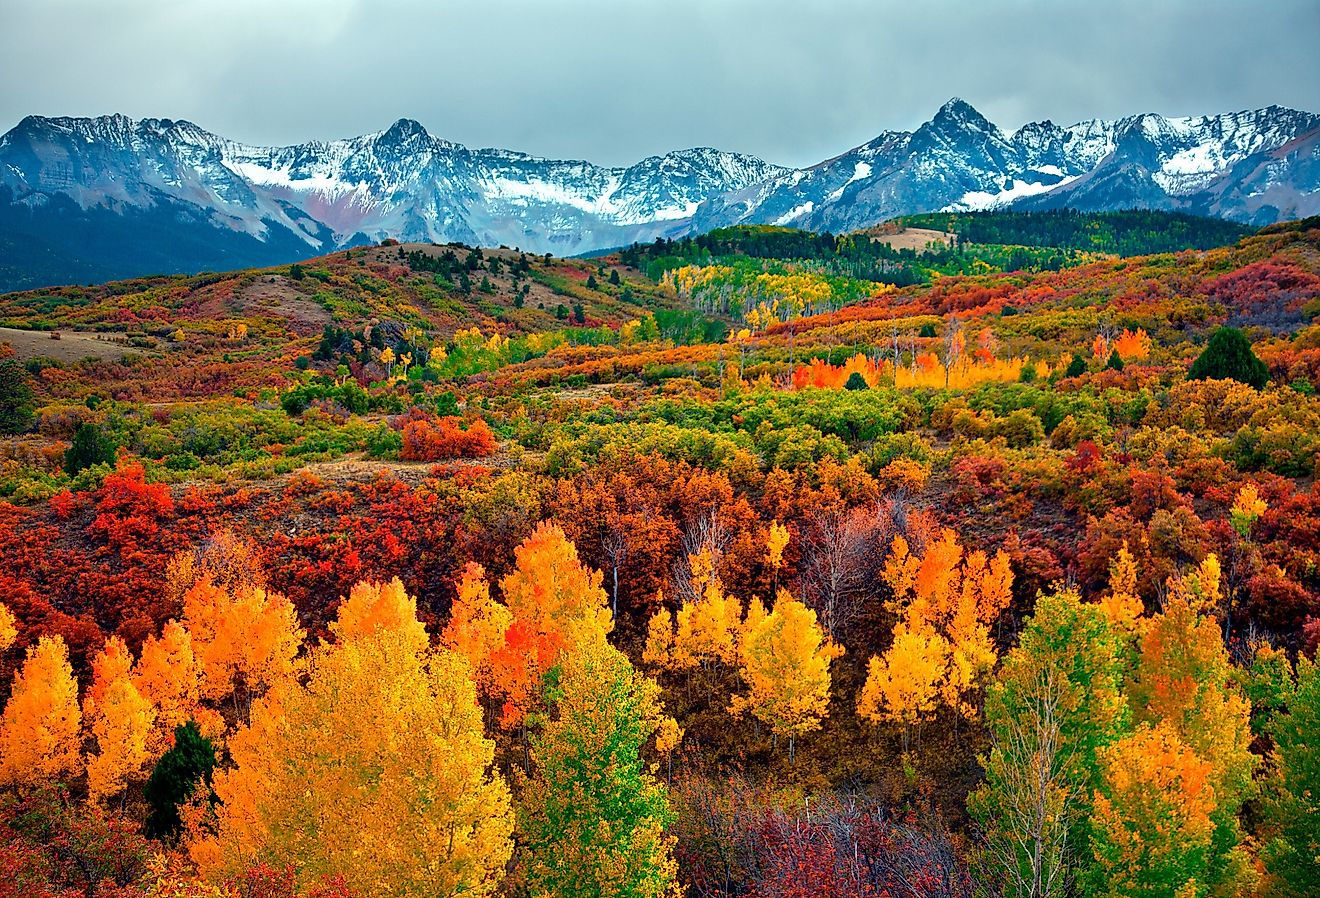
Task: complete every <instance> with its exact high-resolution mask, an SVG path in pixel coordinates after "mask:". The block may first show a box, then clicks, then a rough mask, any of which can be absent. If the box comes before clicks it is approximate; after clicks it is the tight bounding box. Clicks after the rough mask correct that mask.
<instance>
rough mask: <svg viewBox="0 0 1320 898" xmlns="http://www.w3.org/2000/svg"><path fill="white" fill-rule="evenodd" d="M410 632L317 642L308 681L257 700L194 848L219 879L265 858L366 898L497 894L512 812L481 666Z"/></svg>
mask: <svg viewBox="0 0 1320 898" xmlns="http://www.w3.org/2000/svg"><path fill="white" fill-rule="evenodd" d="M406 629H407V628H403V629H402V630H400V629H393V630H391V629H384V628H381V629H377V630H376V631H374V632H373V633H371V634H365V635H361V636H359V637H358V638H352V639H348V640H345V641H343V642H341V643H338V644H335V645H332V646H322V647H319V648H317V649H313V650H312V651H311V653H310V655H309V658H308V663H307V671H308V678H307V681H306V683H305V684H303V683H299V682H298V681H295V680H292V679H289V680H284V681H282V682H281V683H279V684H278V685H277V686H276V688H275V689H274V690H272V691H271V693H269V694H268V695H267V696H266V697H265V698H263V699H259V700H258V701H257V702H256V703H255V705H254V707H253V711H252V715H251V721H250V723H249V724H248V725H247V726H243V727H240V728H239V730H238V731H237V732H236V733H235V734H234V736H233V738H232V739H231V740H230V746H229V748H230V754H231V756H232V758H233V761H234V766H233V767H232V768H230V769H227V770H224V771H222V772H220V773H218V774H217V775H216V778H215V790H216V794H217V795H218V796H219V798H220V800H221V804H220V805H219V806H218V808H217V819H216V825H215V830H214V832H213V833H211V834H204V835H201V836H200V837H197V838H195V839H194V841H193V842H192V844H191V845H190V846H189V849H190V854H191V855H192V857H193V859H194V860H195V861H196V862H197V863H198V864H199V866H200V867H201V869H202V871H203V873H204V874H205V875H206V876H207V878H208V879H210V880H212V881H218V880H220V879H222V878H224V877H225V876H227V875H232V874H233V873H236V872H240V871H242V870H243V869H245V868H246V866H247V865H248V864H249V863H250V862H251V860H252V858H254V857H261V858H262V859H263V860H266V861H267V862H269V863H271V864H272V865H273V866H276V867H280V866H284V865H292V867H293V868H294V869H295V870H296V871H297V875H298V884H299V886H300V889H305V888H306V887H307V886H308V885H310V884H312V883H315V882H317V881H318V880H320V879H321V878H323V877H327V876H335V875H339V876H342V877H343V878H344V881H345V883H346V885H347V886H348V887H349V889H350V890H351V891H353V893H354V894H358V895H362V896H364V898H387V896H389V898H394V896H406V898H413V896H416V898H422V896H428V898H429V896H434V895H451V896H452V895H458V894H463V895H474V896H482V895H488V894H490V893H491V892H492V891H493V890H494V889H495V887H496V884H497V883H498V880H499V877H500V876H501V875H502V873H503V871H504V867H505V865H506V863H507V862H508V859H509V856H510V854H511V851H512V841H511V833H512V828H513V820H512V811H511V802H510V797H509V791H508V788H507V787H506V786H505V784H504V782H503V780H502V779H500V777H499V776H498V774H494V773H491V772H490V765H491V762H492V760H493V757H494V744H493V743H492V742H491V741H490V740H488V739H486V738H485V736H484V734H483V732H482V720H481V712H480V709H479V706H478V705H477V701H476V691H475V687H474V685H473V682H472V674H471V668H470V667H469V666H468V664H467V662H466V661H464V660H463V659H462V658H461V657H459V656H458V655H456V654H454V653H452V652H447V651H440V652H438V653H434V654H432V653H429V652H418V651H417V650H416V647H415V645H414V644H410V641H409V639H408V637H407V635H406Z"/></svg>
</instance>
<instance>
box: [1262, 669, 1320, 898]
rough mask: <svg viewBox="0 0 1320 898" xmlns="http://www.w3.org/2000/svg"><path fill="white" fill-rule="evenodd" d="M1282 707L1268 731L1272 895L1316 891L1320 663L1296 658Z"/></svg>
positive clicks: (1300, 897)
mask: <svg viewBox="0 0 1320 898" xmlns="http://www.w3.org/2000/svg"><path fill="white" fill-rule="evenodd" d="M1290 691H1291V692H1292V694H1291V695H1290V696H1289V700H1288V706H1287V708H1286V709H1285V708H1280V709H1278V710H1277V711H1276V712H1275V714H1274V716H1273V718H1272V719H1271V721H1270V724H1269V727H1268V730H1269V734H1270V736H1272V737H1273V739H1274V753H1273V756H1272V760H1273V770H1272V771H1271V774H1270V776H1269V779H1268V780H1267V781H1266V787H1265V790H1266V791H1265V801H1264V816H1265V832H1266V834H1267V837H1268V841H1267V842H1266V843H1265V846H1264V851H1263V852H1262V853H1263V856H1264V859H1265V869H1266V871H1267V872H1268V873H1269V875H1270V877H1271V882H1270V885H1271V886H1272V890H1273V894H1276V895H1280V896H1283V895H1292V896H1296V898H1315V896H1317V895H1320V872H1318V868H1317V863H1316V861H1317V858H1320V813H1318V812H1317V799H1318V798H1320V745H1317V743H1316V735H1317V734H1318V733H1320V667H1318V666H1317V665H1316V663H1315V662H1314V661H1311V660H1309V659H1307V658H1306V657H1300V658H1298V659H1297V676H1296V681H1295V685H1293V689H1292V690H1290Z"/></svg>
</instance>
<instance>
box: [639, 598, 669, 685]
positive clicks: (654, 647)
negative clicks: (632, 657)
mask: <svg viewBox="0 0 1320 898" xmlns="http://www.w3.org/2000/svg"><path fill="white" fill-rule="evenodd" d="M663 601H664V596H663V595H662V596H661V597H660V602H661V603H663ZM673 650H674V615H673V614H671V613H670V611H669V609H668V608H665V607H663V604H662V606H661V608H660V610H659V611H657V612H656V613H655V614H653V615H651V619H650V620H649V621H648V622H647V624H646V648H645V649H643V650H642V663H643V664H645V665H647V666H648V667H668V666H669V664H670V662H671V656H672V653H673Z"/></svg>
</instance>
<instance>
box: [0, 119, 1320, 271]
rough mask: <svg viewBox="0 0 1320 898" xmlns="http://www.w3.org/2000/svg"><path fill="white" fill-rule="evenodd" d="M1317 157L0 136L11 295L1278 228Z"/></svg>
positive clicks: (937, 135)
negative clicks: (997, 239) (388, 253)
mask: <svg viewBox="0 0 1320 898" xmlns="http://www.w3.org/2000/svg"><path fill="white" fill-rule="evenodd" d="M1318 158H1320V116H1317V115H1315V114H1312V113H1306V112H1299V111H1296V110H1291V109H1284V108H1280V107H1277V106H1271V107H1268V108H1265V109H1259V110H1254V111H1247V112H1238V113H1230V114H1225V115H1211V116H1200V117H1194V118H1165V117H1163V116H1159V115H1154V114H1145V115H1136V116H1130V117H1127V118H1123V119H1118V120H1114V121H1101V120H1092V121H1085V122H1080V123H1078V124H1074V125H1070V126H1067V127H1061V126H1058V125H1055V124H1053V123H1051V122H1048V121H1046V122H1034V123H1031V124H1028V125H1024V126H1023V127H1021V128H1019V129H1018V130H1016V131H1014V132H1013V133H1011V134H1005V133H1004V132H1002V131H1001V130H1000V129H999V128H998V127H997V126H995V125H994V124H993V123H991V122H990V121H988V120H987V119H986V118H985V117H984V116H982V115H981V114H980V113H979V112H977V111H976V110H975V109H974V108H972V107H971V106H970V105H968V104H967V103H965V102H963V101H961V100H957V99H954V100H950V101H949V102H948V103H946V104H945V105H944V106H942V107H941V108H940V109H939V111H938V112H937V113H936V114H935V115H934V117H932V118H931V120H930V121H928V122H926V123H925V124H923V125H922V126H921V127H919V128H917V129H916V130H915V131H912V132H905V131H887V132H885V133H883V134H881V135H879V136H878V137H876V138H875V139H874V140H871V141H868V142H867V143H865V144H863V145H861V146H859V147H855V148H853V149H851V150H848V151H847V152H845V153H843V154H841V155H839V156H836V157H834V158H833V159H829V160H826V161H824V162H821V163H819V164H817V165H814V166H811V167H809V168H803V169H790V168H786V167H783V166H779V165H774V164H772V163H769V162H766V161H764V160H761V159H758V158H756V157H754V156H748V155H744V154H738V153H729V152H722V151H719V150H715V149H710V148H697V149H690V150H679V151H675V152H670V153H666V154H665V155H663V156H652V157H648V158H647V159H643V160H642V161H640V162H638V163H636V164H635V165H632V166H628V167H626V168H606V167H602V166H598V165H593V164H591V163H589V162H582V161H560V160H551V159H542V158H538V157H535V156H529V155H526V154H524V153H518V152H513V151H509V150H501V149H479V150H473V149H469V148H467V147H464V146H462V145H459V144H456V143H452V142H450V141H447V140H444V139H441V138H438V137H435V136H433V135H431V134H429V133H428V132H427V131H426V129H425V128H423V127H422V126H421V125H420V124H418V123H417V122H414V121H411V120H408V119H402V120H400V121H398V122H395V123H394V124H393V125H391V126H390V127H389V128H387V129H386V130H384V131H379V132H377V133H374V134H368V135H364V136H361V137H353V138H347V139H344V140H332V141H312V142H309V143H304V144H299V145H296V146H290V147H257V146H249V145H245V144H241V143H237V142H235V141H232V140H227V139H225V138H223V137H220V136H218V135H215V134H212V133H210V132H208V131H206V130H204V129H202V128H200V127H198V126H196V125H194V124H192V123H191V122H186V121H171V120H168V119H143V120H140V121H135V120H132V119H129V118H127V117H125V116H122V115H112V116H102V117H99V118H91V119H88V118H42V117H37V116H29V117H28V118H25V119H24V120H23V121H22V122H20V123H19V124H18V125H17V126H16V127H15V128H13V129H12V130H11V131H9V132H8V133H7V134H5V135H4V136H3V137H0V289H3V288H9V287H13V286H36V285H38V284H40V283H53V282H56V281H58V280H60V279H64V280H70V279H75V278H77V279H82V278H83V277H93V276H97V277H109V276H127V275H131V274H139V273H143V272H147V271H152V272H157V271H181V270H190V269H191V270H196V269H200V268H219V267H235V266H237V265H249V264H275V263H277V262H281V261H289V260H293V259H296V258H300V257H304V256H308V255H314V254H316V253H321V252H326V251H329V250H332V249H335V248H337V247H342V246H348V245H353V244H358V243H364V242H375V241H379V240H381V239H384V238H387V237H394V238H397V239H400V240H408V241H434V242H451V241H461V242H464V243H469V244H474V245H487V246H493V245H506V246H515V247H520V248H522V249H524V250H527V251H530V252H537V253H542V252H552V253H555V254H557V255H572V254H578V253H585V252H590V251H593V250H598V249H605V248H610V247H614V246H620V245H624V244H628V243H631V242H633V241H649V240H653V239H655V238H656V237H673V236H679V235H683V234H689V233H694V232H700V231H705V230H708V229H710V228H713V227H719V226H724V225H730V224H737V223H754V224H777V225H790V226H797V227H804V228H810V229H814V230H831V231H835V232H838V231H843V230H850V229H856V228H863V227H868V226H870V225H873V224H876V223H878V222H880V221H884V220H885V219H888V218H892V217H893V216H896V215H902V214H908V213H913V212H928V211H937V210H972V209H989V208H996V207H1002V206H1008V205H1012V206H1015V207H1018V208H1051V207H1058V206H1072V207H1075V208H1079V209H1116V208H1131V207H1146V208H1159V209H1173V210H1179V211H1186V212H1193V213H1200V214H1207V215H1218V216H1222V217H1227V218H1233V219H1237V220H1240V221H1244V222H1248V223H1251V224H1266V223H1270V222H1273V221H1277V220H1280V219H1285V218H1295V217H1302V216H1306V215H1313V214H1317V213H1320V165H1317V159H1318ZM111 248H116V251H115V252H114V253H113V255H112V253H111ZM6 256H8V257H9V258H7V259H6V258H5V257H6ZM25 257H31V258H32V259H33V260H35V261H34V262H33V263H32V264H30V265H28V264H26V263H25ZM110 269H113V270H110Z"/></svg>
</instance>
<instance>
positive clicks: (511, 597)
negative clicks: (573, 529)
mask: <svg viewBox="0 0 1320 898" xmlns="http://www.w3.org/2000/svg"><path fill="white" fill-rule="evenodd" d="M514 558H515V559H516V561H515V566H514V569H513V570H512V571H510V572H509V574H507V575H506V576H505V577H504V579H502V580H501V581H500V589H501V591H502V592H503V593H504V603H505V605H507V606H508V608H509V611H510V612H511V613H512V614H513V617H514V619H515V620H518V621H521V622H523V623H525V624H530V625H532V626H533V627H534V628H535V629H536V630H537V631H538V632H543V633H544V632H550V631H553V630H559V629H562V628H563V626H564V625H565V624H567V623H569V622H572V621H578V620H583V621H589V622H591V623H593V624H594V625H595V626H596V628H598V629H599V630H601V631H602V632H605V633H608V632H609V631H610V629H611V628H612V627H613V622H612V621H611V620H610V611H609V597H608V596H607V595H606V594H605V590H604V589H602V588H601V583H602V582H603V580H604V575H603V574H601V572H600V571H595V570H592V569H591V568H589V567H587V566H586V565H584V564H583V563H582V562H581V561H580V560H579V559H578V553H577V547H576V546H575V545H573V543H572V541H571V540H569V538H568V537H567V536H565V535H564V531H563V530H562V529H560V527H559V526H558V525H557V524H551V523H550V522H548V521H542V522H541V523H540V524H538V525H537V526H536V529H535V530H533V531H532V534H531V536H529V537H527V539H526V540H524V541H523V543H522V544H521V545H520V546H518V547H517V548H516V549H514Z"/></svg>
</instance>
